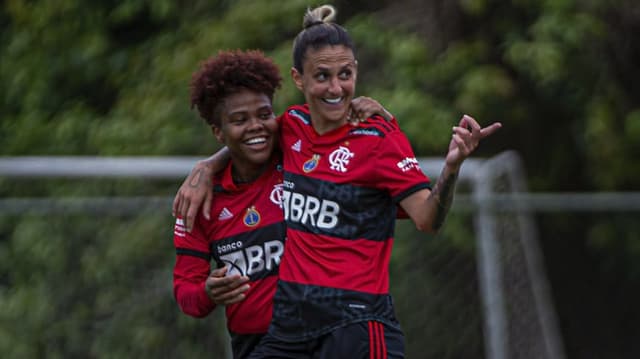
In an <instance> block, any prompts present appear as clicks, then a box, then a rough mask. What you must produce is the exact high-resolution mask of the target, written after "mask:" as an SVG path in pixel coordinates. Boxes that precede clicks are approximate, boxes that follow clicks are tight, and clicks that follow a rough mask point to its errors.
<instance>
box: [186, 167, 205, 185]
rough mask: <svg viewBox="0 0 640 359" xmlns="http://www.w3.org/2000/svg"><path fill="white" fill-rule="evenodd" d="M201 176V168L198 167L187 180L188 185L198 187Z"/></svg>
mask: <svg viewBox="0 0 640 359" xmlns="http://www.w3.org/2000/svg"><path fill="white" fill-rule="evenodd" d="M201 177H202V168H198V169H197V170H196V171H195V172H194V173H193V177H191V181H189V187H198V186H199V185H200V179H201Z"/></svg>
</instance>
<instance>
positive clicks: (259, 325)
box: [173, 159, 285, 334]
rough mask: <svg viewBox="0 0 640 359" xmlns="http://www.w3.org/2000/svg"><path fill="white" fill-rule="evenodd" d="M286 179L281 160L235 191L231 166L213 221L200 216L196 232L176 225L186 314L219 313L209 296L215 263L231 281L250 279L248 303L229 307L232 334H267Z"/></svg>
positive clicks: (180, 298) (178, 290)
mask: <svg viewBox="0 0 640 359" xmlns="http://www.w3.org/2000/svg"><path fill="white" fill-rule="evenodd" d="M282 176H283V171H282V165H281V164H280V159H278V161H274V162H272V163H271V164H270V167H269V169H267V170H266V171H265V173H263V174H262V175H261V176H260V177H259V178H258V179H257V180H255V181H254V182H252V183H249V184H242V185H236V184H234V183H233V180H232V178H231V163H229V164H228V165H227V168H226V169H225V170H224V171H223V172H222V173H221V174H220V175H217V176H216V177H215V178H214V180H213V183H214V200H213V201H212V202H213V203H212V206H211V212H210V213H211V219H210V220H207V219H206V218H204V216H202V215H198V217H197V219H196V220H195V223H194V226H193V229H192V230H191V232H186V231H185V230H184V226H183V224H182V220H181V219H178V220H177V221H176V225H175V230H174V246H175V248H176V254H177V257H176V264H175V268H174V275H173V288H174V295H175V297H176V300H177V302H178V304H179V306H180V308H181V309H182V311H184V312H185V313H186V314H189V315H192V316H195V317H204V316H206V315H207V314H209V313H210V312H211V311H212V310H213V309H214V308H215V305H214V304H213V303H212V302H211V300H210V299H209V297H208V296H207V294H206V293H205V290H204V283H205V280H206V278H207V277H208V275H209V273H210V270H211V265H210V261H211V260H213V261H214V262H215V266H216V267H218V268H220V267H223V266H227V267H228V271H227V274H228V275H230V274H235V273H239V274H241V275H246V276H248V277H249V278H250V283H249V285H250V289H249V290H248V291H247V292H246V298H245V300H243V301H242V302H239V303H236V304H232V305H228V306H226V316H227V326H228V328H229V331H231V332H232V333H235V334H251V333H266V332H267V328H268V326H269V322H270V320H271V312H272V306H273V300H272V298H273V294H274V292H275V288H276V281H277V274H278V266H279V264H280V257H281V255H282V254H283V251H284V240H285V226H284V222H283V216H282V214H283V212H282V208H281V198H282Z"/></svg>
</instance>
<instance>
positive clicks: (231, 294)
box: [211, 284, 250, 304]
mask: <svg viewBox="0 0 640 359" xmlns="http://www.w3.org/2000/svg"><path fill="white" fill-rule="evenodd" d="M249 288H250V286H249V285H248V284H244V285H242V286H240V287H238V288H235V289H233V290H227V291H221V290H219V289H218V290H215V291H213V290H212V292H211V299H213V300H214V301H215V302H220V303H225V304H226V303H229V302H230V301H233V300H234V298H236V297H238V296H240V295H244V293H245V292H246V291H248V290H249Z"/></svg>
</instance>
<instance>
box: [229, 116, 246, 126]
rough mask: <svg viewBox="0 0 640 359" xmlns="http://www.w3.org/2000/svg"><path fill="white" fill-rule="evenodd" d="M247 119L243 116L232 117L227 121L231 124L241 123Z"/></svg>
mask: <svg viewBox="0 0 640 359" xmlns="http://www.w3.org/2000/svg"><path fill="white" fill-rule="evenodd" d="M246 120H247V118H246V117H244V116H237V117H232V118H230V119H229V123H230V124H232V125H242V124H243V123H244V122H245V121H246Z"/></svg>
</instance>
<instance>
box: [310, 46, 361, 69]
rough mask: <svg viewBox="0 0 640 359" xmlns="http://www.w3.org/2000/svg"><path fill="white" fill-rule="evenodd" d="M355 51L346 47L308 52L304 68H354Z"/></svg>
mask: <svg viewBox="0 0 640 359" xmlns="http://www.w3.org/2000/svg"><path fill="white" fill-rule="evenodd" d="M355 62H356V59H355V56H354V55H353V51H351V49H350V48H348V47H346V46H344V45H333V46H323V47H320V48H317V49H314V48H311V47H310V48H309V49H308V50H307V53H306V56H305V61H304V65H303V66H304V67H305V68H307V69H316V68H332V67H340V68H342V67H345V66H354V65H355Z"/></svg>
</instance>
